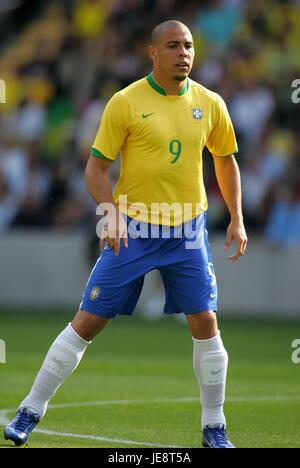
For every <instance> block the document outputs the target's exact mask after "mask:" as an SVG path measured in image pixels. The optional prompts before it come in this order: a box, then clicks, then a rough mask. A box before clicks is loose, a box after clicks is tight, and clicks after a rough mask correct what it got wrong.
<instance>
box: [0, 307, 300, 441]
mask: <svg viewBox="0 0 300 468" xmlns="http://www.w3.org/2000/svg"><path fill="white" fill-rule="evenodd" d="M71 318H72V315H68V314H63V313H62V314H58V313H55V314H52V315H49V314H46V313H43V314H42V313H41V314H36V315H34V314H31V315H28V314H14V313H10V314H9V313H5V312H4V311H1V313H0V339H3V340H5V341H6V345H7V363H6V364H0V382H1V385H0V425H3V424H4V422H5V418H11V416H13V415H14V411H9V410H12V409H13V408H16V406H17V405H18V403H19V402H20V401H21V400H22V399H23V398H24V396H25V395H26V393H27V392H28V390H29V389H30V386H31V384H32V382H33V379H34V377H35V375H36V373H37V371H38V369H39V367H40V365H41V363H42V360H43V358H44V356H45V353H46V351H47V350H48V348H49V346H50V345H51V343H52V342H53V340H54V338H55V337H56V335H57V334H58V333H59V332H60V331H61V330H62V328H63V327H64V326H65V324H66V323H67V321H68V320H70V319H71ZM220 328H221V330H222V337H223V341H224V343H225V345H226V348H227V350H228V352H229V357H230V367H229V375H228V385H227V402H226V406H225V410H226V416H227V426H228V432H229V435H230V438H231V439H232V441H233V442H234V443H235V444H236V445H237V446H238V447H298V448H299V447H300V364H298V365H296V364H293V363H292V361H291V354H292V351H293V350H292V348H291V343H292V341H293V340H294V339H295V338H300V324H299V323H285V322H281V323H278V322H277V323H275V322H268V321H246V320H245V321H241V320H240V321H233V320H224V319H223V320H221V321H220ZM198 392H199V391H198V385H197V382H196V379H195V377H194V375H193V370H192V342H191V338H190V333H189V330H188V328H187V326H184V325H182V324H180V323H178V322H177V321H176V320H174V319H173V318H164V319H162V320H160V321H158V322H144V321H142V320H141V319H140V318H138V317H132V318H127V317H126V318H118V319H117V320H115V321H114V322H112V323H111V324H110V325H109V326H108V327H107V329H106V330H104V332H103V333H102V334H100V335H99V336H98V338H97V339H96V340H95V341H94V343H93V344H92V346H91V347H90V348H89V349H88V351H87V353H86V355H85V357H84V359H83V361H82V363H81V364H80V366H79V368H78V369H77V370H76V372H75V373H74V374H73V376H72V377H71V378H70V379H69V380H68V381H67V382H66V383H65V384H64V386H63V387H62V388H61V389H60V390H59V391H58V393H57V395H56V396H55V398H54V400H53V401H52V406H53V407H50V408H49V411H48V413H47V415H46V417H45V419H44V420H43V421H42V422H41V423H40V425H39V426H38V429H39V430H42V431H44V432H35V433H33V435H32V436H31V438H30V442H29V447H110V448H123V447H130V448H131V447H139V448H141V447H160V446H162V447H186V448H187V447H200V405H199V401H198ZM1 430H2V428H1ZM10 446H12V444H10V443H9V442H7V441H5V440H4V439H3V436H2V435H1V438H0V448H3V447H10Z"/></svg>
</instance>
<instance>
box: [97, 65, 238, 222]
mask: <svg viewBox="0 0 300 468" xmlns="http://www.w3.org/2000/svg"><path fill="white" fill-rule="evenodd" d="M205 146H207V148H208V150H209V151H210V152H211V153H212V154H214V155H216V156H220V157H222V156H228V155H231V154H234V153H236V152H237V149H238V148H237V143H236V138H235V134H234V129H233V126H232V122H231V119H230V116H229V113H228V110H227V108H226V105H225V103H224V101H223V99H222V98H221V97H220V96H219V95H218V94H216V93H214V92H212V91H210V90H208V89H206V88H205V87H204V86H202V85H200V84H198V83H196V82H195V81H193V80H191V79H189V78H187V80H186V82H185V85H184V87H183V88H182V89H181V90H180V92H179V94H178V96H170V95H167V93H166V91H165V89H164V88H162V87H161V86H159V85H158V84H157V83H156V82H155V81H154V78H153V74H152V73H151V74H150V75H148V76H147V77H145V78H143V79H141V80H138V81H136V82H134V83H133V84H131V85H130V86H128V87H126V88H125V89H123V90H121V91H119V92H117V93H116V94H115V95H114V96H113V97H112V98H111V99H110V101H109V102H108V104H107V106H106V108H105V110H104V113H103V116H102V119H101V123H100V128H99V131H98V133H97V136H96V139H95V142H94V145H93V147H92V150H91V154H92V155H93V156H95V157H100V158H105V159H108V160H111V161H113V160H115V159H116V157H117V156H118V154H119V153H120V156H121V170H120V177H119V180H118V182H117V185H116V188H115V192H114V200H115V202H116V204H117V205H118V206H119V209H120V211H121V212H123V213H125V214H126V215H128V216H129V217H131V218H135V219H137V220H140V221H143V222H146V223H148V222H151V223H154V224H164V225H170V226H177V225H179V224H182V223H184V222H187V221H189V220H191V219H193V218H195V217H196V216H198V215H199V214H200V213H202V212H203V211H206V210H207V207H208V203H207V196H206V191H205V187H204V182H203V170H202V169H203V163H202V151H203V148H204V147H205ZM121 196H123V197H121ZM120 200H121V202H120Z"/></svg>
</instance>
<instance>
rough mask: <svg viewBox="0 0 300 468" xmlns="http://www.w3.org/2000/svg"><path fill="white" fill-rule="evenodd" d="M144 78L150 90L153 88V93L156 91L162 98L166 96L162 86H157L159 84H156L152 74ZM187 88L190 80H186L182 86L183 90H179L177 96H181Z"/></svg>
mask: <svg viewBox="0 0 300 468" xmlns="http://www.w3.org/2000/svg"><path fill="white" fill-rule="evenodd" d="M146 78H147V81H148V83H149V85H150V86H151V88H153V89H154V90H155V91H157V92H158V93H159V94H162V95H163V96H168V93H167V91H166V90H165V88H163V87H162V86H159V84H157V83H156V81H155V80H154V78H153V73H150V75H148V76H147V77H146ZM189 87H190V80H189V79H188V78H187V80H186V83H185V85H184V86H183V88H181V90H180V91H179V93H178V96H183V94H185V93H186V92H187V90H188V89H189Z"/></svg>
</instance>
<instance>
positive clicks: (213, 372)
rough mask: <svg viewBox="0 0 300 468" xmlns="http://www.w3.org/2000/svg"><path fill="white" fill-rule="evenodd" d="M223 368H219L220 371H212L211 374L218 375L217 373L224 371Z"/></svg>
mask: <svg viewBox="0 0 300 468" xmlns="http://www.w3.org/2000/svg"><path fill="white" fill-rule="evenodd" d="M222 370H223V368H222V369H219V370H218V371H213V370H212V371H211V375H217V374H220V372H222Z"/></svg>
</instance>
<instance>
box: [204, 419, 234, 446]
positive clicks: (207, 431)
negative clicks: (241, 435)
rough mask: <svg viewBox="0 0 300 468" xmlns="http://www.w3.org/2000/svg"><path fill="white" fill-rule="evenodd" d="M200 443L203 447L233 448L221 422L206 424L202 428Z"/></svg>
mask: <svg viewBox="0 0 300 468" xmlns="http://www.w3.org/2000/svg"><path fill="white" fill-rule="evenodd" d="M202 445H203V447H205V448H216V449H217V448H235V446H234V445H233V444H232V443H231V442H230V440H229V439H228V437H227V434H226V428H225V426H224V425H223V424H218V425H217V426H206V427H205V428H204V429H203V439H202Z"/></svg>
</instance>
